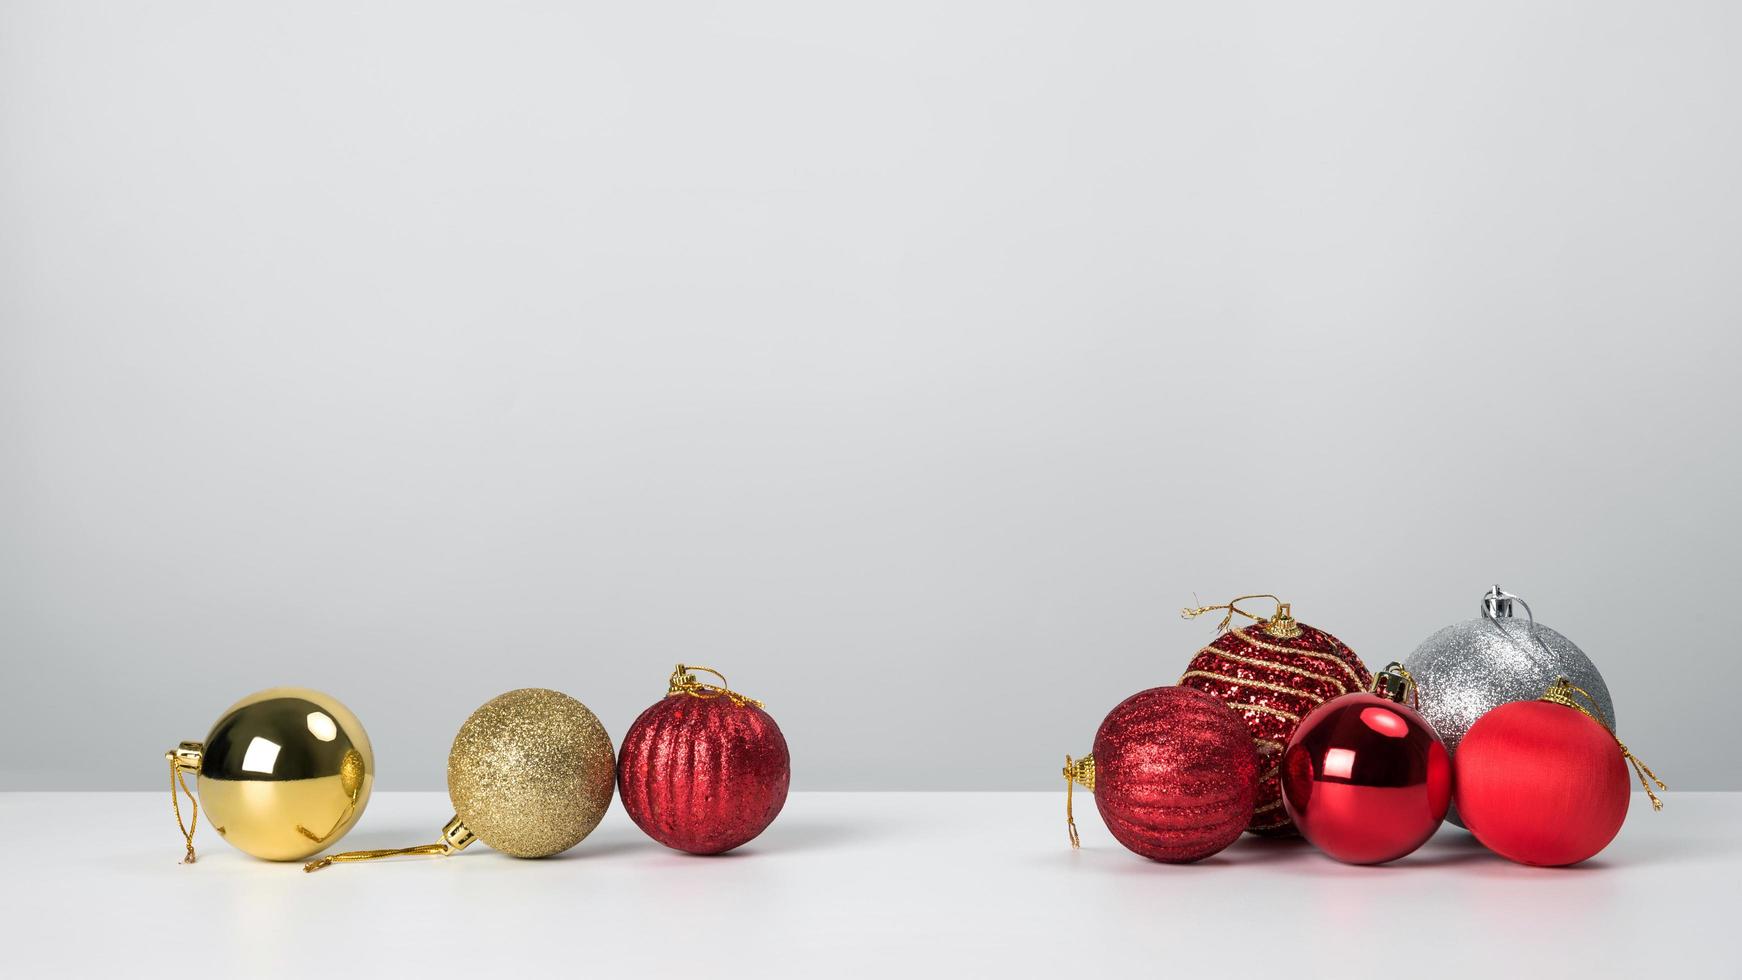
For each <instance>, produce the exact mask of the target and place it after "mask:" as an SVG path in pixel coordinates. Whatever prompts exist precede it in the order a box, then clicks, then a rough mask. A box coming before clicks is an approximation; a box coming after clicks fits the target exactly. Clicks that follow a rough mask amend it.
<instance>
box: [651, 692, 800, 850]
mask: <svg viewBox="0 0 1742 980" xmlns="http://www.w3.org/2000/svg"><path fill="white" fill-rule="evenodd" d="M694 671H702V672H705V673H709V674H713V675H714V676H715V677H719V678H720V683H719V684H717V685H716V684H705V683H700V682H698V681H697V680H696V677H695V674H694V673H693V672H694ZM791 780H792V763H791V758H790V757H789V756H788V754H787V751H786V738H785V737H784V736H782V735H781V734H780V726H779V725H776V724H775V723H774V719H773V717H771V716H770V715H769V714H768V712H766V711H764V710H762V702H760V701H757V700H754V699H752V698H747V697H745V696H743V695H742V694H739V693H737V692H736V691H733V690H731V689H730V688H728V687H727V686H726V678H725V677H723V676H721V675H720V672H719V671H717V670H714V669H713V668H711V667H693V666H685V665H683V664H679V665H678V666H677V670H676V671H675V672H673V673H672V675H671V686H670V689H669V691H668V692H667V694H666V696H665V697H664V698H663V699H661V700H660V701H659V703H657V704H655V705H653V706H652V707H650V708H648V709H647V710H646V711H643V712H642V713H641V717H639V718H637V719H635V724H633V725H631V726H629V734H627V735H625V736H623V748H622V750H621V751H620V752H619V754H618V757H617V792H618V794H619V795H620V796H621V797H622V800H623V808H624V809H625V810H628V811H629V817H630V819H632V820H634V821H635V825H636V826H638V827H640V828H641V829H642V830H643V831H645V832H646V834H647V836H649V837H652V838H653V839H654V840H656V841H659V842H660V843H661V844H664V845H665V846H667V847H672V848H676V849H677V850H680V851H688V852H690V853H691V854H720V853H723V852H726V851H729V850H731V849H732V848H734V847H738V846H739V845H741V844H745V843H747V842H749V841H750V840H752V839H754V838H755V837H756V835H758V834H760V833H762V831H764V830H766V829H767V828H768V825H769V824H771V823H773V822H774V818H775V817H776V816H778V815H779V813H780V808H781V807H782V806H783V805H784V804H785V803H786V790H787V785H788V784H789V783H790V782H791Z"/></svg>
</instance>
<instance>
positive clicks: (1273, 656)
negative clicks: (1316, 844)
mask: <svg viewBox="0 0 1742 980" xmlns="http://www.w3.org/2000/svg"><path fill="white" fill-rule="evenodd" d="M1260 598H1262V599H1275V598H1276V597H1275V596H1241V597H1240V598H1238V599H1235V600H1233V601H1231V602H1228V603H1225V604H1223V605H1219V606H1202V607H1199V608H1196V609H1186V610H1183V614H1184V615H1185V616H1186V617H1187V618H1191V617H1192V616H1197V615H1201V614H1202V613H1205V612H1208V611H1210V610H1212V609H1226V610H1228V616H1227V618H1224V619H1223V620H1222V625H1221V634H1220V635H1219V636H1217V637H1216V639H1215V641H1214V642H1212V643H1210V645H1208V646H1206V647H1204V648H1203V649H1202V650H1199V651H1198V654H1197V656H1195V657H1193V658H1192V662H1191V664H1190V665H1189V666H1188V667H1187V668H1186V672H1185V673H1184V674H1183V675H1181V677H1180V684H1181V685H1182V686H1185V687H1195V688H1197V689H1198V690H1200V691H1203V692H1205V693H1207V694H1211V695H1214V696H1216V697H1218V698H1221V699H1222V700H1223V701H1224V702H1226V703H1227V705H1228V707H1230V708H1233V709H1234V711H1235V712H1236V713H1237V714H1239V715H1240V717H1241V718H1243V719H1244V720H1245V722H1246V727H1247V728H1248V729H1250V730H1251V732H1252V742H1253V744H1254V746H1255V747H1256V748H1257V749H1258V758H1259V763H1260V769H1261V771H1260V773H1259V782H1258V802H1257V805H1256V807H1255V809H1254V811H1253V814H1252V822H1251V823H1250V824H1248V825H1247V827H1246V829H1247V830H1248V831H1250V832H1251V833H1254V834H1260V835H1264V836H1275V837H1280V836H1287V835H1290V834H1293V833H1295V832H1296V831H1295V827H1294V824H1293V823H1292V822H1291V821H1290V820H1289V819H1288V814H1287V813H1286V812H1284V811H1283V808H1282V786H1281V779H1280V775H1281V771H1280V770H1281V764H1282V750H1283V748H1284V747H1286V746H1287V745H1288V739H1289V736H1291V735H1293V734H1294V730H1295V727H1296V726H1297V725H1299V724H1300V721H1301V719H1302V718H1305V717H1306V716H1307V714H1308V713H1309V712H1311V711H1312V710H1313V709H1314V708H1316V707H1318V706H1319V705H1321V704H1324V703H1325V702H1326V701H1329V700H1331V699H1332V698H1336V697H1341V696H1342V695H1344V694H1349V693H1351V692H1355V691H1365V690H1367V689H1369V688H1370V687H1372V685H1373V675H1372V674H1371V673H1370V672H1369V671H1368V670H1367V667H1366V665H1364V664H1362V663H1361V658H1360V657H1357V656H1356V655H1355V651H1353V650H1350V649H1349V648H1348V647H1347V646H1345V645H1344V644H1343V641H1341V640H1339V639H1337V638H1336V637H1334V636H1332V635H1331V634H1329V633H1326V632H1324V631H1323V630H1318V629H1314V628H1313V627H1311V626H1307V625H1305V624H1304V623H1299V622H1296V621H1295V619H1294V617H1293V616H1292V615H1290V613H1289V606H1288V603H1285V602H1282V601H1281V600H1277V609H1276V614H1275V615H1274V616H1272V617H1270V618H1269V619H1263V618H1260V617H1257V616H1253V615H1252V614H1250V613H1247V612H1246V611H1244V610H1242V609H1239V608H1237V607H1236V606H1235V603H1238V602H1240V601H1242V600H1244V599H1260ZM1235 615H1241V616H1245V617H1247V618H1248V619H1252V620H1254V622H1253V623H1252V624H1251V625H1248V626H1241V627H1233V628H1230V626H1231V622H1232V619H1233V617H1234V616H1235Z"/></svg>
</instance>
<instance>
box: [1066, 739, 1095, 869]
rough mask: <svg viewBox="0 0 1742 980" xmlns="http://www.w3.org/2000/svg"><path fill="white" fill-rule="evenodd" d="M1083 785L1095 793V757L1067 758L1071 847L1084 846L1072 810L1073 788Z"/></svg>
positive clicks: (1067, 800) (1067, 820) (1067, 814)
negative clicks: (1078, 834) (1079, 784)
mask: <svg viewBox="0 0 1742 980" xmlns="http://www.w3.org/2000/svg"><path fill="white" fill-rule="evenodd" d="M1078 783H1081V784H1083V788H1084V789H1086V790H1088V791H1089V792H1091V793H1093V792H1094V791H1095V757H1094V756H1093V755H1085V756H1083V757H1082V758H1081V759H1072V758H1071V757H1070V756H1068V755H1067V756H1065V826H1066V827H1068V828H1069V829H1070V832H1071V847H1072V848H1073V849H1075V848H1079V847H1082V846H1083V842H1082V839H1081V838H1079V837H1078V836H1077V815H1076V813H1075V812H1074V811H1073V810H1072V809H1071V796H1072V787H1073V786H1075V785H1076V784H1078Z"/></svg>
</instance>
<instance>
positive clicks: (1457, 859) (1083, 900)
mask: <svg viewBox="0 0 1742 980" xmlns="http://www.w3.org/2000/svg"><path fill="white" fill-rule="evenodd" d="M1085 802H1086V804H1087V805H1086V806H1085V807H1084V808H1083V809H1082V810H1080V811H1079V820H1078V823H1079V824H1080V825H1081V827H1082V835H1083V844H1084V847H1083V850H1081V851H1077V852H1072V850H1071V848H1070V846H1069V843H1068V841H1067V839H1066V836H1065V826H1064V798H1063V792H1062V789H1061V792H1058V793H797V794H794V795H793V796H792V798H791V799H790V800H789V801H788V803H787V807H786V810H785V812H784V813H782V814H781V816H780V819H779V820H778V821H776V823H775V824H774V826H773V827H772V828H770V829H769V831H768V832H767V833H766V834H764V835H763V837H762V838H761V839H759V840H757V841H755V842H753V843H752V844H750V845H748V846H746V847H744V848H741V849H740V850H739V851H737V852H735V853H733V854H730V855H727V856H724V857H717V858H697V857H691V856H687V855H683V854H679V853H677V852H674V851H669V850H666V849H665V848H663V847H660V846H659V845H657V844H655V843H653V842H652V841H650V840H648V839H647V838H645V837H643V836H642V835H641V834H640V832H639V831H637V830H636V828H635V827H634V825H632V824H631V823H630V822H629V820H628V818H627V817H626V816H624V814H623V812H622V810H621V808H617V807H614V808H613V809H612V811H611V814H610V816H609V817H607V819H606V821H605V823H604V824H603V825H601V826H600V828H599V830H598V831H596V832H595V833H594V834H593V836H592V837H590V838H588V839H587V840H585V841H583V842H582V843H581V844H580V846H578V847H576V848H575V849H573V850H571V851H569V852H568V853H566V854H564V855H562V856H560V857H558V858H551V859H546V860H542V861H521V860H515V859H513V858H508V857H504V856H502V855H500V854H496V853H492V852H491V851H490V850H489V849H488V848H485V847H482V846H474V847H473V848H472V849H471V850H468V851H466V852H465V853H463V854H460V855H457V856H454V857H449V858H440V859H437V858H422V859H418V858H410V859H400V860H398V861H395V862H391V863H377V864H373V865H367V864H366V865H349V866H339V867H333V868H330V869H328V870H326V871H322V872H320V873H318V874H313V875H307V874H304V873H303V872H302V871H301V870H300V869H299V868H298V866H297V865H294V864H271V863H265V862H261V861H256V860H253V859H251V858H248V857H246V856H244V855H242V854H241V853H239V852H237V851H235V850H233V849H231V848H230V847H229V846H228V845H226V844H225V843H224V842H223V841H222V840H221V839H220V838H218V836H217V835H216V834H215V833H212V831H211V828H210V827H209V826H202V827H201V829H200V835H199V843H200V844H201V848H200V855H201V856H200V860H199V863H198V864H196V865H193V866H187V867H184V866H182V865H180V864H178V863H177V861H178V859H179V858H180V857H181V853H182V849H181V846H180V839H179V837H178V835H177V832H176V829H175V824H174V820H173V818H172V817H171V815H170V812H169V801H168V799H167V794H148V793H53V794H50V793H7V794H0V824H3V825H4V826H5V827H6V828H7V829H8V832H9V835H10V837H11V848H10V850H11V853H10V854H9V855H8V856H7V858H6V864H5V868H4V870H3V871H0V922H4V923H5V932H6V936H7V938H6V940H5V941H4V942H3V943H0V975H5V976H8V977H38V976H65V975H81V976H103V975H107V976H143V975H164V976H177V977H183V978H188V980H195V978H215V977H226V976H252V975H272V976H308V977H315V976H319V977H356V976H368V975H371V974H378V975H380V976H383V977H440V976H466V977H489V976H503V975H515V974H518V975H563V976H582V977H633V976H639V975H647V976H698V977H699V976H766V975H775V976H807V977H835V976H842V975H851V976H861V975H891V976H905V975H907V974H908V973H911V972H912V971H913V970H914V969H915V968H923V970H924V974H922V975H927V974H931V973H934V972H955V973H964V974H967V975H975V976H988V975H991V976H996V975H1021V976H1046V977H1075V976H1081V977H1088V978H1093V977H1099V976H1109V977H1124V976H1141V977H1145V978H1149V977H1155V978H1161V977H1184V976H1193V977H1216V976H1226V977H1235V976H1242V977H1279V978H1280V977H1297V976H1336V977H1358V976H1384V977H1388V978H1400V977H1401V978H1412V980H1413V978H1415V977H1437V976H1446V977H1463V978H1481V977H1483V976H1484V975H1487V976H1511V975H1525V974H1529V975H1534V976H1545V977H1552V976H1569V977H1574V976H1576V977H1581V978H1589V977H1594V976H1618V975H1622V974H1627V975H1632V976H1650V975H1655V976H1664V977H1682V976H1700V977H1704V976H1728V977H1737V976H1742V957H1739V956H1738V955H1737V951H1736V949H1737V938H1736V937H1737V932H1738V928H1739V927H1738V924H1737V921H1736V916H1737V915H1738V913H1739V912H1742V843H1739V839H1738V838H1739V835H1742V793H1725V794H1720V793H1674V794H1671V795H1670V796H1669V798H1668V804H1667V807H1666V808H1665V810H1664V811H1663V812H1661V813H1653V812H1651V808H1650V807H1649V806H1648V805H1647V804H1646V802H1645V799H1644V797H1642V796H1640V797H1635V800H1634V805H1633V808H1632V812H1631V813H1630V814H1629V816H1628V820H1627V826H1626V827H1625V828H1623V830H1622V832H1621V836H1620V837H1619V838H1617V840H1616V841H1615V843H1614V844H1612V845H1611V846H1610V848H1609V849H1608V850H1607V851H1605V852H1604V853H1603V854H1601V855H1600V856H1598V857H1597V858H1596V859H1595V860H1592V861H1590V862H1588V863H1586V864H1585V865H1582V866H1580V867H1577V868H1573V869H1562V870H1542V869H1533V868H1526V867H1521V866H1519V865H1516V864H1511V863H1509V862H1507V861H1504V860H1501V859H1500V858H1497V857H1494V856H1493V855H1490V854H1489V853H1487V852H1486V851H1484V850H1483V849H1482V848H1481V847H1480V846H1479V845H1477V844H1476V843H1475V842H1474V840H1473V839H1471V838H1470V837H1469V836H1468V835H1467V834H1465V833H1463V832H1462V831H1459V830H1456V829H1455V828H1451V827H1446V828H1443V829H1442V830H1441V831H1440V834H1439V836H1438V837H1436V838H1435V839H1434V840H1433V841H1431V842H1430V843H1429V844H1428V846H1427V847H1425V848H1423V849H1422V850H1420V851H1418V852H1416V853H1415V854H1414V855H1412V856H1411V857H1409V858H1407V859H1405V860H1403V861H1400V862H1397V863H1395V864H1393V865H1389V866H1385V867H1379V868H1353V867H1346V866H1344V865H1340V864H1338V863H1336V862H1334V861H1331V860H1329V859H1328V858H1325V857H1323V856H1321V855H1320V854H1318V853H1317V852H1316V851H1314V850H1313V849H1312V848H1311V847H1310V846H1307V845H1305V844H1301V843H1298V842H1295V843H1276V842H1270V841H1261V840H1256V839H1253V838H1245V839H1243V840H1241V841H1240V842H1238V843H1236V844H1235V845H1234V846H1233V847H1231V848H1229V849H1228V850H1226V851H1224V852H1222V853H1221V854H1220V855H1217V856H1216V857H1214V858H1211V859H1209V860H1206V861H1203V862H1201V863H1199V864H1195V865H1189V866H1169V865H1162V864H1156V863H1153V862H1150V861H1146V860H1143V859H1142V858H1139V857H1137V856H1135V855H1133V854H1130V853H1128V852H1127V851H1125V850H1123V849H1122V848H1120V847H1119V845H1118V844H1117V843H1115V842H1114V841H1113V839H1112V838H1111V837H1110V836H1109V835H1108V834H1107V832H1106V830H1105V828H1104V827H1102V826H1101V824H1100V820H1099V818H1098V816H1097V815H1096V814H1095V812H1094V807H1093V804H1092V803H1087V801H1085ZM449 815H450V814H449V808H448V804H447V801H446V799H445V797H444V796H443V795H442V794H439V793H378V794H376V796H375V799H374V800H373V801H372V802H371V803H370V805H369V809H368V812H367V813H365V814H364V817H363V820H362V823H361V824H360V825H359V827H358V828H357V829H356V830H354V831H353V832H352V833H351V835H350V836H349V837H348V838H346V839H345V840H344V841H343V842H342V846H345V847H352V848H363V847H383V846H392V845H402V844H411V843H419V842H423V841H426V840H433V839H434V835H435V834H436V832H437V831H438V830H439V829H440V827H441V825H442V823H443V822H444V821H445V820H447V818H448V817H449ZM601 971H604V972H601ZM1187 971H1192V972H1190V973H1188V972H1187Z"/></svg>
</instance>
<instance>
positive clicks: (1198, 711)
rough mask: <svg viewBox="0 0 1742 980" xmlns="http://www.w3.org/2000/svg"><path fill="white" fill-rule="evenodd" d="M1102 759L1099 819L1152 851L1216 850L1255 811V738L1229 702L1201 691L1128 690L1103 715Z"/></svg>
mask: <svg viewBox="0 0 1742 980" xmlns="http://www.w3.org/2000/svg"><path fill="white" fill-rule="evenodd" d="M1094 760H1095V769H1094V772H1095V777H1094V782H1095V806H1096V808H1097V809H1099V810H1100V811H1101V819H1102V820H1103V821H1105V822H1106V824H1107V829H1108V830H1109V831H1111V832H1112V834H1113V836H1114V837H1115V838H1116V839H1117V840H1118V841H1119V843H1121V844H1124V845H1125V846H1126V847H1127V848H1130V849H1131V850H1133V851H1135V852H1137V853H1138V854H1141V855H1143V856H1144V857H1147V858H1154V859H1155V860H1157V861H1168V862H1172V863H1183V862H1188V861H1196V860H1199V859H1200V858H1206V857H1209V856H1210V855H1212V854H1214V853H1216V852H1217V851H1220V850H1221V849H1222V848H1224V847H1227V846H1228V845H1229V844H1232V843H1233V842H1234V841H1235V840H1237V839H1238V838H1239V837H1240V831H1241V830H1242V829H1243V828H1244V827H1245V826H1246V821H1247V820H1248V819H1250V818H1251V816H1252V803H1253V800H1254V798H1255V796H1256V794H1257V792H1258V756H1257V753H1255V752H1254V751H1253V749H1252V739H1251V737H1250V736H1249V735H1248V734H1247V732H1246V727H1245V726H1244V725H1242V724H1241V723H1240V718H1239V717H1238V716H1237V715H1235V714H1234V713H1233V712H1232V711H1229V710H1228V708H1227V706H1226V705H1224V704H1223V703H1222V702H1220V701H1218V700H1217V699H1215V698H1213V697H1210V696H1209V695H1206V694H1203V693H1201V692H1199V691H1194V690H1191V689H1190V688H1184V687H1155V688H1150V689H1149V690H1147V691H1143V692H1141V693H1138V694H1133V695H1132V696H1131V697H1129V698H1126V699H1125V700H1124V701H1122V702H1120V704H1119V706H1118V707H1116V708H1114V709H1113V710H1112V711H1110V712H1108V713H1107V718H1106V720H1105V721H1102V722H1101V729H1100V731H1098V732H1097V733H1096V734H1095V749H1094Z"/></svg>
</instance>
